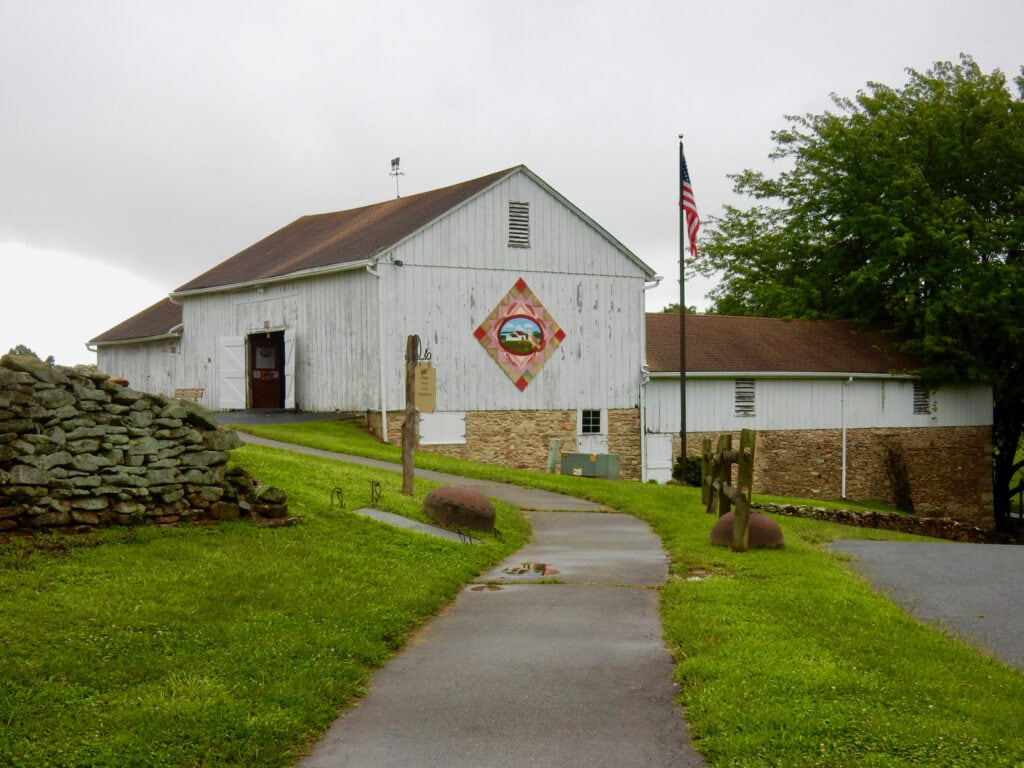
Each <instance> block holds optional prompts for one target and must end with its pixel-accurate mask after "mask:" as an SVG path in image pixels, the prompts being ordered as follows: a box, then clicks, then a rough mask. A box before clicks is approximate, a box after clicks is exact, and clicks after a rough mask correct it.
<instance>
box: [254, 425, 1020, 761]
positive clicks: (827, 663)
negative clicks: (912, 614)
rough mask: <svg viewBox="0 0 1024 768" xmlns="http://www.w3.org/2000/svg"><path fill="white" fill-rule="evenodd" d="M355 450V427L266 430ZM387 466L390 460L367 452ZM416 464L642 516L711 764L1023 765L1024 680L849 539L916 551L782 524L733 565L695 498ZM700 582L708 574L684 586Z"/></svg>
mask: <svg viewBox="0 0 1024 768" xmlns="http://www.w3.org/2000/svg"><path fill="white" fill-rule="evenodd" d="M259 432H260V434H262V435H264V436H266V437H275V436H276V437H277V438H288V439H291V440H293V441H295V442H302V443H305V444H316V445H317V447H321V448H327V449H331V448H333V449H334V450H346V451H355V452H362V451H363V449H362V447H361V446H364V445H366V443H365V439H364V438H363V437H362V436H361V434H360V433H359V432H358V431H357V430H354V429H353V428H352V426H351V425H348V424H338V423H333V424H318V425H301V426H299V425H296V426H291V427H286V428H260V429H259ZM370 450H372V451H373V452H375V453H376V454H377V456H378V457H380V458H390V459H391V460H397V458H398V455H399V454H398V451H397V449H394V448H391V447H389V446H382V445H379V444H375V443H374V444H371V448H370ZM417 464H418V465H419V466H423V467H427V468H431V469H438V470H442V471H445V470H447V471H456V470H457V471H458V472H460V473H466V474H469V473H471V474H474V475H482V476H487V477H491V478H493V479H503V480H509V481H512V482H519V483H522V484H526V485H536V486H540V487H545V488H549V489H551V490H563V491H564V490H571V491H572V492H574V493H576V494H577V495H582V496H586V497H588V498H591V499H593V500H595V501H599V502H601V503H604V504H608V505H609V506H611V507H614V508H615V509H619V510H622V511H625V512H629V513H632V514H635V515H637V516H638V517H641V518H643V519H645V520H647V521H648V522H649V523H650V524H651V525H652V527H653V528H654V529H655V531H656V532H657V533H658V534H659V535H660V536H661V538H662V541H663V543H664V546H665V548H666V550H667V551H668V552H669V554H670V556H671V560H672V567H671V568H672V578H671V579H670V582H669V583H668V584H667V585H666V586H665V587H664V588H663V589H662V597H661V603H662V618H663V625H664V628H665V638H666V642H667V643H668V644H669V646H670V648H671V649H672V652H673V654H674V655H675V658H676V661H677V668H676V674H677V677H678V679H679V681H680V683H681V684H682V695H681V700H682V702H683V703H684V705H685V706H686V708H687V718H688V720H689V721H690V724H691V726H692V735H693V737H694V739H695V742H696V744H697V746H698V747H699V748H700V749H701V750H702V751H703V752H704V753H705V754H706V755H707V756H708V758H709V760H710V761H711V762H712V764H713V765H715V766H836V767H837V768H838V767H839V766H949V767H950V768H952V767H953V766H1024V729H1022V727H1021V726H1022V725H1024V675H1022V674H1021V673H1020V672H1018V671H1016V670H1013V669H1010V668H1007V667H1006V666H1004V665H1002V664H1000V663H998V662H996V661H993V660H992V659H990V658H988V657H987V656H985V655H984V654H982V653H979V652H977V651H975V650H972V649H971V648H969V647H968V646H966V645H964V644H961V643H958V642H956V641H953V640H951V639H949V638H947V637H946V636H945V635H943V634H942V633H941V632H939V631H938V630H936V629H934V628H931V627H928V626H924V625H922V624H920V623H918V622H916V621H913V620H911V619H909V618H907V616H906V615H905V614H904V613H903V612H902V611H901V610H899V609H898V608H896V607H895V606H894V605H893V604H892V603H891V602H889V601H888V600H886V599H885V598H883V597H881V596H879V595H877V594H875V593H874V592H873V591H872V590H871V589H870V588H869V587H868V585H867V584H866V582H864V580H863V579H861V578H860V577H859V576H857V575H856V574H855V573H854V572H853V571H852V570H851V569H850V568H849V567H848V565H847V564H846V562H845V560H844V558H843V557H842V556H840V555H837V554H833V553H831V552H829V551H827V550H825V549H823V548H822V547H821V544H823V543H825V542H828V541H833V540H837V539H840V538H877V539H887V540H888V539H912V538H914V537H910V536H905V535H901V534H895V533H890V532H884V531H874V530H866V529H857V528H847V527H842V526H837V525H832V524H828V523H820V522H816V521H812V520H802V519H792V518H780V519H779V520H778V522H779V524H780V525H781V526H782V528H783V530H784V532H785V535H786V542H787V546H786V548H785V549H784V550H781V551H751V552H747V553H744V554H737V553H733V552H730V551H728V550H726V549H722V548H719V547H712V546H711V545H710V544H709V543H708V531H709V530H710V527H711V525H712V523H713V520H711V519H709V518H708V517H707V515H705V514H704V512H703V510H702V508H701V505H700V502H699V498H698V491H697V490H696V489H690V488H680V487H665V486H652V485H641V484H638V483H625V482H623V483H610V482H605V481H599V480H587V479H581V478H572V477H564V476H559V475H546V474H542V473H531V472H516V471H509V470H507V469H501V468H494V467H482V466H480V465H468V464H466V463H464V462H457V461H455V460H451V459H447V458H444V457H438V456H433V455H430V454H427V453H423V452H421V453H419V454H417ZM692 571H705V572H708V573H710V574H711V576H710V578H706V579H703V580H699V581H690V580H688V578H687V577H688V575H689V574H690V573H691V572H692Z"/></svg>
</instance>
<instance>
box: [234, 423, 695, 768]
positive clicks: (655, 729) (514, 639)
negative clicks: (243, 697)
mask: <svg viewBox="0 0 1024 768" xmlns="http://www.w3.org/2000/svg"><path fill="white" fill-rule="evenodd" d="M241 437H242V439H243V440H246V441H247V442H253V443H259V444H264V445H266V444H270V445H277V446H280V447H284V448H288V449H289V450H299V451H302V452H306V453H312V454H314V455H319V456H333V457H335V458H341V459H343V460H345V461H352V462H356V463H360V464H367V465H370V466H381V467H384V468H386V469H391V470H400V467H397V466H396V465H394V464H389V463H386V462H375V461H373V460H368V459H360V458H357V457H349V456H339V455H337V454H329V453H327V452H324V451H315V450H311V449H304V448H298V447H296V446H290V445H286V444H276V443H273V442H272V441H265V440H262V439H254V438H253V437H252V436H251V435H241ZM416 474H417V477H429V478H431V479H437V480H440V481H442V482H455V483H459V484H460V485H472V486H475V487H478V488H479V489H480V490H481V492H482V493H484V494H486V495H488V496H492V497H494V498H499V499H502V500H503V501H508V502H510V503H512V504H516V505H517V506H520V507H522V508H524V509H526V510H532V511H528V512H527V514H528V515H529V517H530V521H531V523H532V525H533V530H534V541H533V542H532V543H531V544H529V545H528V546H526V547H525V548H524V549H522V550H520V551H519V552H517V553H516V554H515V555H513V556H512V557H510V558H508V559H507V560H506V561H505V562H503V563H501V564H500V565H498V566H497V567H496V568H494V569H493V570H492V571H490V572H488V573H485V574H482V575H481V576H480V577H479V578H478V579H477V580H476V581H475V582H474V583H472V584H470V585H469V586H467V587H466V588H465V589H464V590H463V591H462V592H461V593H460V594H459V595H458V597H457V598H456V600H455V602H454V603H453V604H452V605H451V606H449V607H448V608H447V609H445V610H444V611H442V612H441V614H439V615H438V616H436V617H435V618H434V619H432V620H430V621H429V622H427V624H426V625H425V626H424V627H423V628H421V629H420V630H419V631H418V632H417V633H416V634H415V635H414V637H413V638H411V640H410V642H409V643H408V645H407V646H406V647H405V648H404V649H403V650H402V651H401V652H400V653H399V654H398V655H397V656H396V657H395V658H394V659H392V660H391V661H389V662H388V663H387V664H386V665H385V666H384V667H382V668H381V669H380V670H378V671H377V673H376V674H375V675H374V679H373V683H372V685H371V687H370V690H369V692H368V694H367V696H366V697H365V698H364V699H363V700H362V701H360V702H359V703H358V704H357V705H356V706H354V707H352V708H351V709H349V710H346V711H345V712H344V713H343V714H342V716H341V717H340V718H339V719H338V720H337V721H336V722H335V723H334V725H333V726H331V728H330V729H329V730H328V732H327V733H326V735H325V736H324V738H323V739H322V740H321V741H320V742H319V743H318V744H317V745H315V747H314V748H313V749H312V750H311V751H310V752H309V754H308V755H307V756H306V757H305V758H304V759H303V760H302V761H300V763H299V764H298V765H299V768H342V766H349V767H355V766H358V767H359V768H366V767H367V766H387V767H388V768H403V767H406V766H408V767H409V768H413V767H415V768H433V767H434V766H436V767H437V768H441V766H444V768H525V766H557V767H558V768H575V767H577V766H578V767H579V768H600V767H601V766H608V768H613V767H614V768H625V767H628V768H693V767H695V766H704V765H706V763H705V762H704V760H703V758H702V756H701V755H700V754H699V753H697V752H696V751H695V750H694V749H693V747H692V746H691V745H690V743H689V740H688V737H687V731H686V723H685V720H684V719H683V713H682V710H681V709H680V708H679V706H678V705H677V704H675V702H674V698H675V696H676V695H677V693H678V689H677V686H676V684H675V683H673V681H672V677H671V676H672V668H673V665H672V660H671V657H670V656H669V654H668V652H667V650H666V648H665V646H664V643H663V642H662V628H661V620H660V617H659V613H658V590H657V587H658V586H659V585H660V584H663V583H664V582H665V579H666V578H667V574H668V560H667V557H666V555H665V553H664V551H663V550H662V548H661V542H660V541H659V540H658V538H657V537H656V536H655V535H654V534H653V533H652V532H651V530H650V529H649V528H648V526H647V525H646V524H645V523H643V522H641V521H639V520H637V519H636V518H633V517H630V516H629V515H622V514H618V513H606V514H586V513H585V512H593V511H596V510H599V509H600V507H598V506H597V505H595V504H592V503H591V502H586V501H582V500H580V499H574V498H572V497H568V496H563V495H561V494H553V493H547V492H544V491H534V490H530V489H522V488H516V487H515V486H508V485H504V484H501V483H483V482H480V481H474V480H468V479H466V478H461V477H455V476H451V475H443V474H439V473H431V472H425V471H423V470H417V471H416ZM551 510H574V511H551Z"/></svg>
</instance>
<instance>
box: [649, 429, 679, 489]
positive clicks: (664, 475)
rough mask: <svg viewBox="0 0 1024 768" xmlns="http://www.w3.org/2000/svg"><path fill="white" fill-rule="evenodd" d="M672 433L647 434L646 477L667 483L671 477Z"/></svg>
mask: <svg viewBox="0 0 1024 768" xmlns="http://www.w3.org/2000/svg"><path fill="white" fill-rule="evenodd" d="M672 459H673V456H672V435H670V434H669V435H666V434H650V435H647V479H648V480H654V481H655V482H658V483H667V482H668V481H669V480H671V479H672Z"/></svg>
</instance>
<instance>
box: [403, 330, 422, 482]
mask: <svg viewBox="0 0 1024 768" xmlns="http://www.w3.org/2000/svg"><path fill="white" fill-rule="evenodd" d="M419 356H420V337H419V336H415V335H414V336H409V337H408V338H407V339H406V341H405V421H403V422H402V493H404V494H405V495H406V496H412V494H413V485H414V481H415V458H416V432H417V429H416V427H417V423H416V422H417V415H416V361H417V359H418V358H419Z"/></svg>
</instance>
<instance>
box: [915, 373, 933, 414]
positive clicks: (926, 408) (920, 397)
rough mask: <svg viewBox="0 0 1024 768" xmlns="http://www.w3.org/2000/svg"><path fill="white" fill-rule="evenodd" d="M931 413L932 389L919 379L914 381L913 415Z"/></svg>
mask: <svg viewBox="0 0 1024 768" xmlns="http://www.w3.org/2000/svg"><path fill="white" fill-rule="evenodd" d="M931 413H932V391H931V390H930V389H929V388H928V387H927V386H926V385H925V384H924V383H923V382H920V381H915V382H914V415H915V416H930V415H931Z"/></svg>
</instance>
